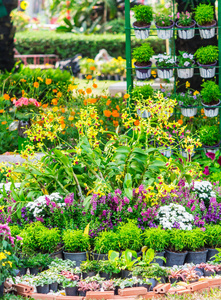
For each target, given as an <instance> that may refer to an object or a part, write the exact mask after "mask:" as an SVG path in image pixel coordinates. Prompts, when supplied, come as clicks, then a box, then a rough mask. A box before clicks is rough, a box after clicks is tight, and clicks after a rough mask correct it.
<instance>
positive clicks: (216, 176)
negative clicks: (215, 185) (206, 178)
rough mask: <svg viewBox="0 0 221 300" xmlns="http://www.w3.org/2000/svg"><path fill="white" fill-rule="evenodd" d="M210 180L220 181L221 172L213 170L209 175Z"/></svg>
mask: <svg viewBox="0 0 221 300" xmlns="http://www.w3.org/2000/svg"><path fill="white" fill-rule="evenodd" d="M210 180H211V182H217V181H219V182H221V172H214V173H212V174H211V176H210Z"/></svg>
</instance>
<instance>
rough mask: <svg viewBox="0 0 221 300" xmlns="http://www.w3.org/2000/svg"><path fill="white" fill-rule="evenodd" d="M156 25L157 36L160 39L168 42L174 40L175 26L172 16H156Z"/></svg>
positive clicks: (160, 14) (159, 14)
mask: <svg viewBox="0 0 221 300" xmlns="http://www.w3.org/2000/svg"><path fill="white" fill-rule="evenodd" d="M155 25H156V27H157V35H158V37H159V38H160V39H163V40H167V39H170V38H172V36H173V26H174V21H173V20H172V16H170V15H167V14H162V13H158V14H156V16H155Z"/></svg>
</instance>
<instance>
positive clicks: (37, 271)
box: [29, 268, 41, 275]
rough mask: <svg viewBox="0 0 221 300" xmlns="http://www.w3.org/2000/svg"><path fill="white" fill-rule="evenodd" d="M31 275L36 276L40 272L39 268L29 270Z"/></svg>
mask: <svg viewBox="0 0 221 300" xmlns="http://www.w3.org/2000/svg"><path fill="white" fill-rule="evenodd" d="M29 270H30V274H31V275H37V274H38V273H39V272H40V271H41V270H40V269H39V268H29Z"/></svg>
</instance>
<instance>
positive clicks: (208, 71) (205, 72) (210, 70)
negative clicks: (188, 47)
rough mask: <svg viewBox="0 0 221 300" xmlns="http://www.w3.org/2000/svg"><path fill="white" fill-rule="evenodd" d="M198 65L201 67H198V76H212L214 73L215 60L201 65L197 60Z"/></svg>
mask: <svg viewBox="0 0 221 300" xmlns="http://www.w3.org/2000/svg"><path fill="white" fill-rule="evenodd" d="M197 64H198V66H200V67H202V68H199V69H200V76H201V77H202V78H213V77H214V76H215V75H216V65H217V61H216V62H215V63H213V64H210V65H202V64H200V63H199V62H197Z"/></svg>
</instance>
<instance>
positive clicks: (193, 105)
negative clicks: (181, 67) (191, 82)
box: [176, 90, 201, 117]
mask: <svg viewBox="0 0 221 300" xmlns="http://www.w3.org/2000/svg"><path fill="white" fill-rule="evenodd" d="M176 100H177V102H178V103H179V105H180V106H181V114H182V115H183V116H184V117H193V116H195V115H196V114H197V106H199V105H200V103H201V96H200V94H199V92H197V91H195V92H194V93H193V92H192V91H190V90H188V91H187V92H186V93H180V94H177V95H176Z"/></svg>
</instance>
